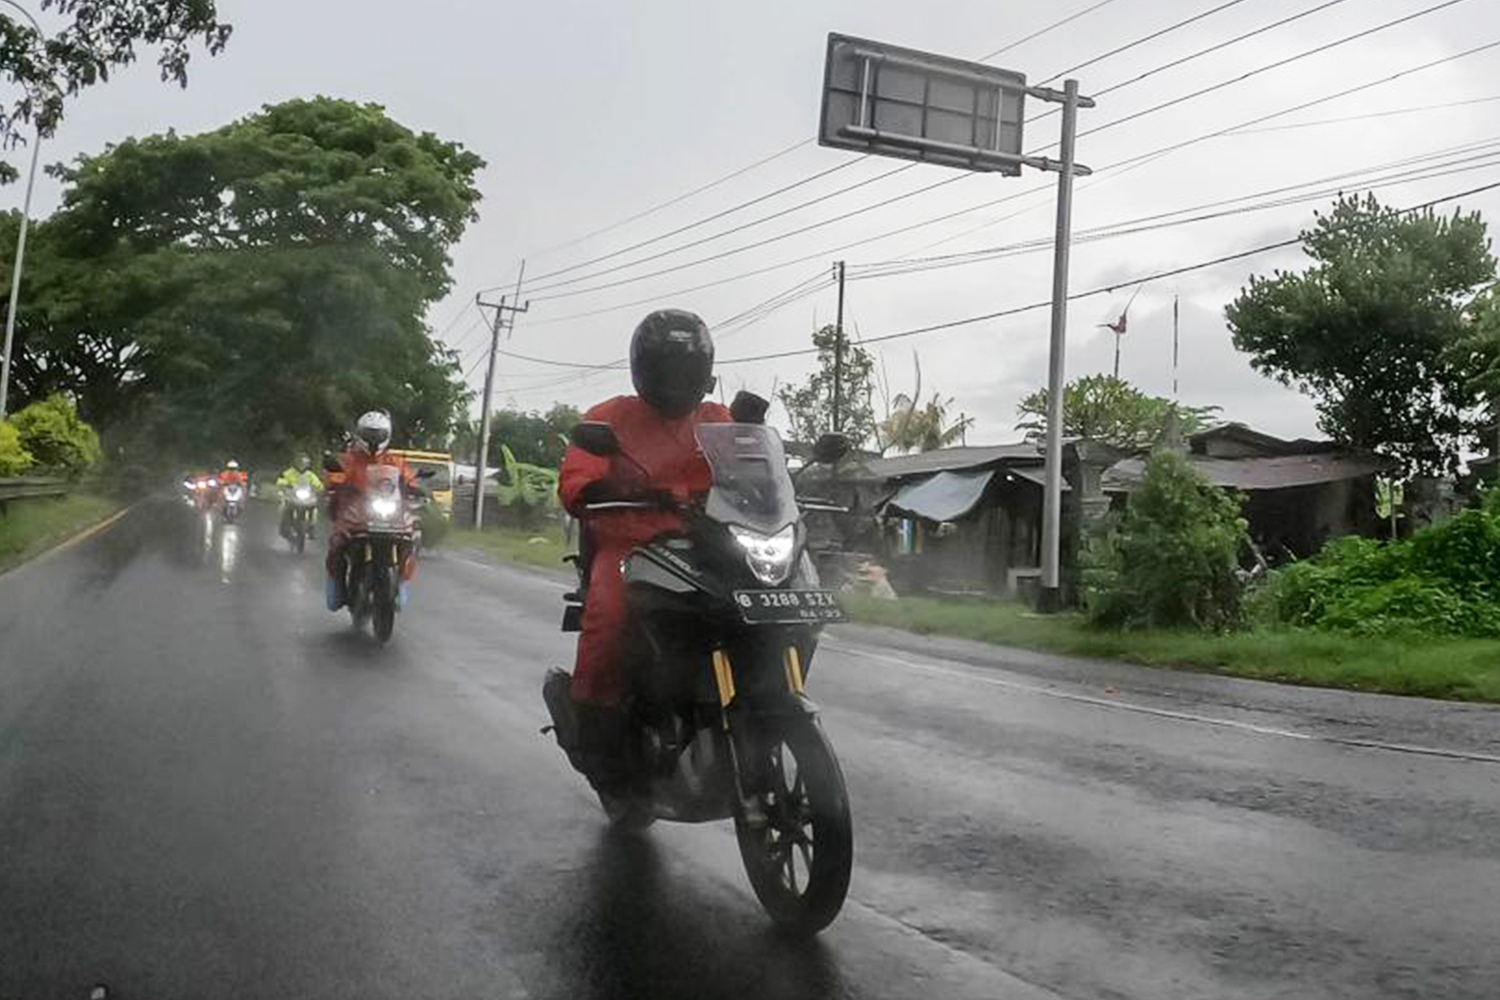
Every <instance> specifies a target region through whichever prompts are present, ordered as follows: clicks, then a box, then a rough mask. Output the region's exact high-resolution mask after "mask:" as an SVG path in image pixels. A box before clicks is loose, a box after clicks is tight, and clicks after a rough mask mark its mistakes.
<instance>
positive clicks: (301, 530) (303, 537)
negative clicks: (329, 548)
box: [292, 522, 307, 556]
mask: <svg viewBox="0 0 1500 1000" xmlns="http://www.w3.org/2000/svg"><path fill="white" fill-rule="evenodd" d="M292 548H294V549H296V550H297V554H298V555H299V556H300V555H301V554H302V552H303V550H304V549H306V548H307V528H305V527H304V526H303V525H302V524H301V522H298V524H297V531H296V533H295V534H294V535H293V536H292Z"/></svg>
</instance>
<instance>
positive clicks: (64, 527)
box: [0, 493, 122, 571]
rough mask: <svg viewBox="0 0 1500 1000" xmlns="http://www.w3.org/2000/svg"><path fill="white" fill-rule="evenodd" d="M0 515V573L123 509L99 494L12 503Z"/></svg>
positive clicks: (77, 494) (112, 500) (119, 503)
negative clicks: (6, 512)
mask: <svg viewBox="0 0 1500 1000" xmlns="http://www.w3.org/2000/svg"><path fill="white" fill-rule="evenodd" d="M9 506H10V512H9V513H8V514H5V515H0V571H4V570H7V569H10V568H11V567H13V566H16V565H18V564H20V563H23V562H25V561H26V560H27V559H30V558H31V557H33V556H35V555H39V554H40V553H42V552H44V551H46V550H47V549H48V548H50V547H52V546H53V545H56V544H57V543H59V542H61V541H64V540H66V539H67V538H69V537H70V536H72V535H74V534H77V533H78V532H80V531H82V530H84V529H85V528H87V527H89V526H91V525H94V524H97V523H98V522H100V521H102V520H104V519H105V518H106V517H108V516H109V515H111V514H113V513H114V512H115V511H117V510H119V509H120V507H121V506H122V504H121V502H120V501H119V500H117V499H115V498H113V497H109V496H104V495H101V494H98V493H74V494H71V495H70V496H65V497H57V498H44V499H36V500H26V501H23V502H17V503H12V504H10V505H9Z"/></svg>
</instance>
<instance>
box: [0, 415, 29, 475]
mask: <svg viewBox="0 0 1500 1000" xmlns="http://www.w3.org/2000/svg"><path fill="white" fill-rule="evenodd" d="M34 462H35V459H33V458H32V457H31V452H29V451H27V450H26V446H25V445H24V444H22V443H21V434H20V432H19V431H17V430H16V425H15V424H13V423H11V422H10V421H8V420H0V476H19V475H20V474H21V473H23V472H25V471H26V470H27V469H29V468H31V466H32V465H33V464H34Z"/></svg>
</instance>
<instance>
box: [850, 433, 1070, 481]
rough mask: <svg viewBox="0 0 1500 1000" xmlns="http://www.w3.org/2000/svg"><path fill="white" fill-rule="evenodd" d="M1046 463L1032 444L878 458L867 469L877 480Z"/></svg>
mask: <svg viewBox="0 0 1500 1000" xmlns="http://www.w3.org/2000/svg"><path fill="white" fill-rule="evenodd" d="M1017 460H1021V461H1037V462H1040V461H1041V460H1042V452H1041V448H1040V446H1038V445H1036V444H1033V443H1032V442H1030V441H1020V442H1017V443H1016V444H997V445H989V446H986V447H970V448H938V449H936V450H935V451H922V452H918V453H917V454H915V455H897V456H895V457H893V458H877V459H875V460H873V461H870V462H866V463H865V466H866V468H868V469H869V470H870V472H871V474H872V475H874V476H875V477H876V478H877V479H901V478H903V477H905V476H921V475H927V474H929V473H933V472H959V471H962V470H964V469H977V468H980V467H982V466H986V465H993V464H994V463H996V462H1004V461H1017Z"/></svg>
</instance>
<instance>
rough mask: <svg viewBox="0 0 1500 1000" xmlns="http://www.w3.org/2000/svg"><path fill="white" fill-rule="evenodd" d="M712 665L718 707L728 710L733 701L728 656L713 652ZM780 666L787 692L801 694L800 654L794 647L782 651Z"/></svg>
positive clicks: (721, 651)
mask: <svg viewBox="0 0 1500 1000" xmlns="http://www.w3.org/2000/svg"><path fill="white" fill-rule="evenodd" d="M713 664H714V683H715V684H716V685H717V687H718V690H719V707H720V708H728V707H729V704H730V702H732V701H734V693H735V692H734V667H733V666H732V665H731V664H730V662H729V654H728V653H726V652H725V651H724V650H722V649H716V650H714V652H713ZM781 665H782V669H784V670H785V671H786V686H787V690H788V691H790V692H792V693H793V694H802V693H803V687H804V682H803V678H802V654H801V653H800V652H799V651H798V649H797V647H796V646H788V647H786V649H785V650H783V651H782V655H781Z"/></svg>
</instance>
